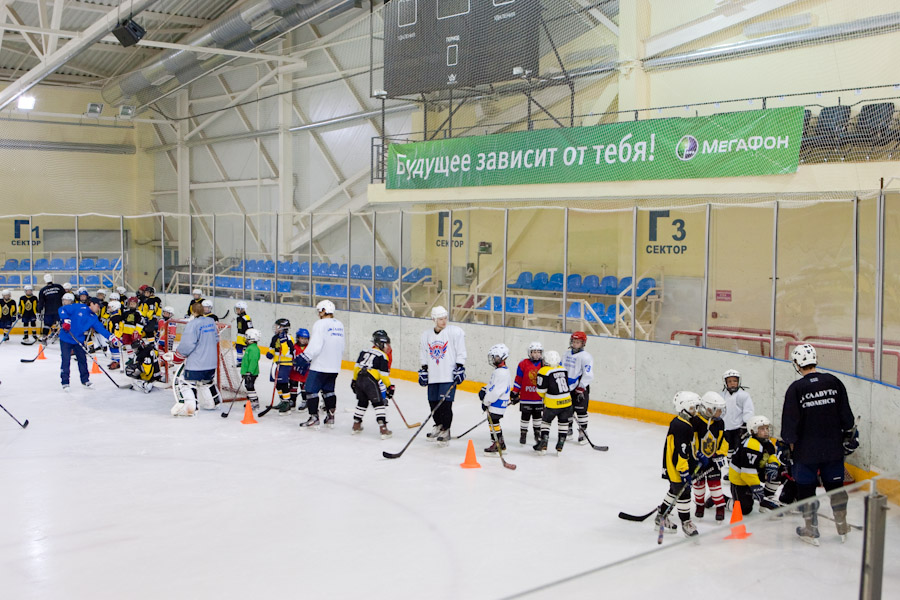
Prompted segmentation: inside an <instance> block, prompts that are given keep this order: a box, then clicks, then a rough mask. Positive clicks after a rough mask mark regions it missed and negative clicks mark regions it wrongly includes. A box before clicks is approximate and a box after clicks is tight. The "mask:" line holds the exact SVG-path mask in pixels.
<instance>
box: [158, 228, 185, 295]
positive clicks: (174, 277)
mask: <svg viewBox="0 0 900 600" xmlns="http://www.w3.org/2000/svg"><path fill="white" fill-rule="evenodd" d="M164 224H165V229H164V232H165V236H166V245H165V261H164V262H165V272H166V292H167V293H169V294H190V293H191V285H190V262H189V261H190V255H191V247H190V239H191V238H190V217H187V216H171V217H166V218H165V222H164Z"/></svg>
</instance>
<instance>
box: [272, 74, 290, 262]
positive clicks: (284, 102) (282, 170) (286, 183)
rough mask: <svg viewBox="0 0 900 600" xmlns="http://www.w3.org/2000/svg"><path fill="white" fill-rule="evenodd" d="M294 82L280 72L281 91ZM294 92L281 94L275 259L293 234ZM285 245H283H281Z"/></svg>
mask: <svg viewBox="0 0 900 600" xmlns="http://www.w3.org/2000/svg"><path fill="white" fill-rule="evenodd" d="M293 84H294V76H293V74H292V73H282V74H280V75H279V76H278V91H279V92H288V91H289V90H290V89H291V88H292V87H293ZM293 110H294V107H293V94H290V93H285V94H282V95H281V96H278V130H279V131H278V204H277V205H276V206H277V207H278V208H277V212H279V213H281V214H282V218H281V219H280V221H281V222H280V225H279V226H280V228H281V229H280V230H279V235H278V239H279V240H280V244H279V246H278V247H277V248H275V253H276V258H275V260H276V262H277V261H278V258H279V257H281V256H282V255H284V254H286V251H287V245H288V240H290V239H291V238H293V224H294V219H293V216H292V215H293V212H294V143H293V135H292V134H291V132H290V131H288V130H289V129H290V127H291V125H292V123H291V119H293ZM282 246H284V248H282Z"/></svg>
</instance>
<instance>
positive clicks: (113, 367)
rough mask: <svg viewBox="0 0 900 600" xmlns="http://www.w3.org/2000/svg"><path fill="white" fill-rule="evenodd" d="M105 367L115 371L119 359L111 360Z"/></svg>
mask: <svg viewBox="0 0 900 600" xmlns="http://www.w3.org/2000/svg"><path fill="white" fill-rule="evenodd" d="M106 368H107V369H109V370H110V371H117V370H118V369H119V361H117V360H114V361H112V362H111V363H109V366H108V367H106Z"/></svg>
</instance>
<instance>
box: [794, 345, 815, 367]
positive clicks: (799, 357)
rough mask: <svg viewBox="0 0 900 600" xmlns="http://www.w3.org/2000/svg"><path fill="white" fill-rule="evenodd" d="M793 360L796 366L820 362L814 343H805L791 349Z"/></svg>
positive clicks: (812, 365)
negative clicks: (817, 358)
mask: <svg viewBox="0 0 900 600" xmlns="http://www.w3.org/2000/svg"><path fill="white" fill-rule="evenodd" d="M791 361H792V362H793V363H794V365H796V367H814V366H816V363H817V362H818V361H817V360H816V349H815V348H814V347H813V345H812V344H803V345H801V346H797V347H796V348H794V349H793V350H791Z"/></svg>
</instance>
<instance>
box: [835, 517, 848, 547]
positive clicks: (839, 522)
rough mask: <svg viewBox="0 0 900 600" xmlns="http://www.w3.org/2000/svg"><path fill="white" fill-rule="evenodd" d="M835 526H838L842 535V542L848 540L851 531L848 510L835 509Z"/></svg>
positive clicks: (838, 530) (839, 533)
mask: <svg viewBox="0 0 900 600" xmlns="http://www.w3.org/2000/svg"><path fill="white" fill-rule="evenodd" d="M834 526H835V527H836V528H837V532H838V535H839V536H841V543H844V542H846V541H847V534H848V533H850V525H849V524H848V523H847V511H846V510H836V511H834Z"/></svg>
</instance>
